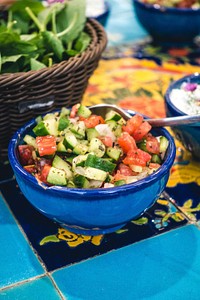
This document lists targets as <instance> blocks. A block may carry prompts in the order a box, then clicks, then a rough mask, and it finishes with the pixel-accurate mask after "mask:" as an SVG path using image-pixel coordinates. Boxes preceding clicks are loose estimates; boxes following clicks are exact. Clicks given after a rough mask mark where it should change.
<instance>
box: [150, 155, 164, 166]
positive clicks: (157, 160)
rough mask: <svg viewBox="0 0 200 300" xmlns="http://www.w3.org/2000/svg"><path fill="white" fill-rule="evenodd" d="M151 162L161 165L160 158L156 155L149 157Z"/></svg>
mask: <svg viewBox="0 0 200 300" xmlns="http://www.w3.org/2000/svg"><path fill="white" fill-rule="evenodd" d="M151 162H153V163H157V164H161V163H162V160H161V158H160V156H159V155H158V154H153V155H152V156H151Z"/></svg>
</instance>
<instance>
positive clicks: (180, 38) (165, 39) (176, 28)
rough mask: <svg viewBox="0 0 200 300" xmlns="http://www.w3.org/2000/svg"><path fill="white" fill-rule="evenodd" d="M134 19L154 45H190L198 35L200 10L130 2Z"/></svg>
mask: <svg viewBox="0 0 200 300" xmlns="http://www.w3.org/2000/svg"><path fill="white" fill-rule="evenodd" d="M132 1H133V6H134V10H135V14H136V17H137V19H138V21H139V22H140V23H141V25H142V26H143V27H144V29H146V31H147V32H148V33H149V34H150V35H151V36H152V38H153V41H154V42H155V43H162V44H166V45H168V44H169V45H170V44H171V43H172V44H173V45H179V44H180V45H181V46H182V45H183V44H191V43H193V41H194V38H195V37H197V36H198V35H199V34H200V9H190V8H173V7H163V6H160V5H158V4H154V5H151V4H146V3H143V2H142V1H140V0H132Z"/></svg>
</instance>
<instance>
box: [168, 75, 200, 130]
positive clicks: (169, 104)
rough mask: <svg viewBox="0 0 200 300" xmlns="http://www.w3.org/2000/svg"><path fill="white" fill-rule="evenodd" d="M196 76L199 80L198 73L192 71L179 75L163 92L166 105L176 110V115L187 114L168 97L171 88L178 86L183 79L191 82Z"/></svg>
mask: <svg viewBox="0 0 200 300" xmlns="http://www.w3.org/2000/svg"><path fill="white" fill-rule="evenodd" d="M196 78H199V82H200V73H198V72H195V73H193V74H190V75H186V76H184V77H181V78H180V79H178V80H175V81H173V82H172V83H171V84H170V85H169V87H168V89H167V91H166V93H165V101H166V103H167V105H168V106H169V107H171V108H172V109H173V110H174V111H175V112H176V114H177V115H178V116H186V115H187V114H186V113H184V112H183V111H181V110H180V109H178V108H177V107H176V106H175V105H174V104H173V103H172V101H171V98H170V94H171V92H172V90H173V89H174V88H178V87H180V86H181V84H182V83H183V82H185V81H187V82H191V81H192V80H193V79H196ZM191 126H193V125H191Z"/></svg>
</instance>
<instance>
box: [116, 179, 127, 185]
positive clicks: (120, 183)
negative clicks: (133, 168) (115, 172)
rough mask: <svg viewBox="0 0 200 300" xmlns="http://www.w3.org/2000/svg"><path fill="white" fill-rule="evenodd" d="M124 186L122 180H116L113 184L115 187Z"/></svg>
mask: <svg viewBox="0 0 200 300" xmlns="http://www.w3.org/2000/svg"><path fill="white" fill-rule="evenodd" d="M124 184H126V181H125V180H124V179H121V180H117V181H115V183H114V185H115V186H120V185H124Z"/></svg>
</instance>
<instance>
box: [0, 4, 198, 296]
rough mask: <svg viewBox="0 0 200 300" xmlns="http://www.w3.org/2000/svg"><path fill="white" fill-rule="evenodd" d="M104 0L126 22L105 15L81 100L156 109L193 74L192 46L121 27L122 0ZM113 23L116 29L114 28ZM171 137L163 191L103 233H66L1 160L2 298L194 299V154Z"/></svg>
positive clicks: (148, 111) (156, 112)
mask: <svg viewBox="0 0 200 300" xmlns="http://www.w3.org/2000/svg"><path fill="white" fill-rule="evenodd" d="M110 2H111V4H112V5H113V6H112V8H113V11H112V13H111V15H113V16H119V14H120V15H123V16H124V19H123V20H124V23H123V24H121V22H122V21H121V20H120V21H119V22H118V23H116V19H117V18H111V17H110V19H109V20H108V23H107V25H106V30H107V33H108V37H109V44H108V47H107V49H106V51H105V52H104V53H103V57H102V59H101V61H100V63H99V66H98V68H97V69H96V71H95V73H94V74H93V75H92V77H91V78H90V81H89V85H88V88H87V90H86V92H85V95H84V97H83V103H84V104H86V105H92V104H97V103H102V102H106V103H111V104H117V105H119V106H121V107H122V108H125V109H132V110H134V111H138V112H141V113H144V114H145V115H148V116H150V117H163V116H165V106H164V94H165V91H166V89H167V87H168V86H169V84H170V83H171V82H172V81H173V80H176V79H178V78H180V77H182V76H185V75H187V74H190V73H193V72H200V65H199V62H200V55H199V51H200V50H199V47H198V44H195V45H194V46H193V47H188V46H186V47H184V48H173V47H171V48H168V49H166V48H163V47H162V46H155V45H153V44H152V43H151V41H150V39H149V37H147V35H146V33H145V31H143V29H142V28H141V27H139V25H138V23H137V21H136V20H135V21H134V22H135V24H136V26H137V28H139V29H138V32H136V33H135V35H134V36H133V34H132V31H131V32H130V26H129V27H126V22H127V24H128V20H129V24H130V16H131V17H132V14H133V10H130V1H125V2H124V4H123V3H120V4H119V3H118V2H117V1H114V0H113V1H110ZM116 3H118V4H119V7H118V10H117V8H116V6H115V5H116ZM122 7H123V8H124V12H123V14H122V13H121V11H120V9H122ZM128 16H129V18H128ZM118 20H119V19H118ZM120 24H121V27H120ZM119 27H120V28H122V27H123V28H124V31H123V33H124V35H123V34H122V31H121V32H120V31H119V32H120V34H117V33H118V29H119ZM126 28H128V29H127V31H126ZM128 33H130V34H129V35H128ZM139 33H140V34H139ZM124 36H125V37H124ZM123 37H124V38H123ZM168 130H170V131H171V129H170V128H168ZM171 133H172V134H173V132H172V131H171ZM174 138H175V143H176V147H177V152H176V159H175V162H174V165H173V167H172V169H171V174H170V178H169V181H168V184H167V188H166V191H165V193H163V194H162V195H161V196H160V198H159V199H158V200H157V202H156V203H155V205H154V206H153V207H151V208H150V209H149V210H148V211H146V212H145V213H144V214H143V215H142V216H141V217H140V218H139V219H137V220H132V221H130V222H129V223H128V224H126V226H125V227H123V228H122V229H121V230H118V231H116V232H114V233H111V234H107V235H100V236H84V235H79V234H74V233H71V232H69V231H67V230H65V229H63V228H61V227H60V226H59V225H58V224H56V223H54V222H52V221H51V220H49V219H47V218H46V217H44V216H43V215H41V214H40V213H39V212H37V211H36V210H35V209H34V208H33V207H32V206H31V205H30V204H29V203H28V201H27V200H26V199H25V198H24V196H23V195H22V193H21V192H20V190H19V188H18V186H17V183H16V181H15V178H14V177H13V173H12V171H11V169H10V166H9V164H4V165H1V172H0V188H1V193H0V240H1V247H0V258H1V264H0V299H12V300H18V299H20V300H21V299H31V300H38V299H39V300H40V299H70V300H71V299H73V300H75V299H76V300H95V299H108V300H110V299H115V300H116V299H127V300H135V299H137V300H138V299H155V300H165V299H169V297H173V299H174V298H175V297H176V299H184V300H187V299H192V300H197V299H199V298H200V296H199V291H200V254H198V253H200V251H199V250H200V237H199V231H198V228H199V227H200V221H199V220H200V162H198V161H194V160H193V159H192V157H191V154H190V153H189V152H188V151H186V150H185V149H184V147H183V146H182V145H181V143H180V142H179V141H178V140H177V139H176V137H175V136H174ZM147 197H148V195H147ZM178 228H179V230H178ZM163 233H166V234H163ZM152 237H154V238H153V239H152ZM138 242H140V243H138ZM159 247H160V248H159ZM183 248H184V250H183ZM159 249H161V250H160V251H163V252H164V251H166V252H165V254H163V255H161V253H160V252H159ZM111 250H116V251H111ZM147 250H148V251H147ZM163 252H162V253H163ZM105 253H106V255H105ZM177 253H179V254H178V255H177ZM164 256H165V257H164ZM89 258H90V259H89ZM88 259H89V260H88ZM143 262H145V264H143ZM156 276H158V277H157V280H156Z"/></svg>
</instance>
